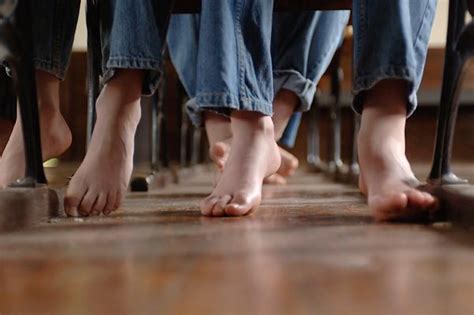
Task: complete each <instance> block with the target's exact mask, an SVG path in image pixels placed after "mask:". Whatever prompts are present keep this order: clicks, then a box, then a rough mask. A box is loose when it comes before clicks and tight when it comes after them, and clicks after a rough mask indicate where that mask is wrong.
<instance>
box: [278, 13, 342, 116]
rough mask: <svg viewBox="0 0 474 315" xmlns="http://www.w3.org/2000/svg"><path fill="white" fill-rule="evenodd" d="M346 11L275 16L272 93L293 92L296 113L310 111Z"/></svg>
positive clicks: (340, 34) (335, 45) (334, 50)
mask: <svg viewBox="0 0 474 315" xmlns="http://www.w3.org/2000/svg"><path fill="white" fill-rule="evenodd" d="M349 15H350V12H349V11H324V12H314V11H313V12H300V13H279V14H275V16H274V20H273V33H272V58H273V78H274V83H273V84H274V90H275V91H278V90H280V89H282V88H284V89H287V90H290V91H293V92H294V93H295V94H296V95H298V96H299V98H300V100H301V104H300V107H299V108H297V111H307V110H309V109H310V107H311V104H312V102H313V99H314V94H315V93H316V85H317V83H318V82H319V80H320V79H321V77H322V75H323V74H324V72H325V71H326V69H327V67H328V66H329V64H330V63H331V60H332V58H333V56H334V53H335V52H336V50H337V48H338V47H339V46H340V44H341V42H342V40H343V38H344V30H345V27H346V25H347V23H348V21H349Z"/></svg>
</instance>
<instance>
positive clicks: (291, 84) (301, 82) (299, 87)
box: [273, 70, 316, 112]
mask: <svg viewBox="0 0 474 315" xmlns="http://www.w3.org/2000/svg"><path fill="white" fill-rule="evenodd" d="M273 86H274V91H275V93H277V92H278V91H279V90H280V89H286V90H290V91H292V92H293V93H295V94H296V95H297V96H298V97H299V99H300V104H299V105H298V107H296V109H295V111H298V112H306V111H308V110H309V109H310V108H311V104H312V103H313V99H314V94H315V93H316V83H314V82H313V81H311V80H309V79H307V78H305V77H304V76H303V75H302V74H301V73H299V72H298V71H296V70H275V71H273Z"/></svg>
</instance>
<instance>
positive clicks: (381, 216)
mask: <svg viewBox="0 0 474 315" xmlns="http://www.w3.org/2000/svg"><path fill="white" fill-rule="evenodd" d="M407 206H408V198H407V195H406V194H405V193H398V194H392V195H388V196H387V195H385V196H375V197H372V198H370V199H369V209H370V210H371V211H372V213H373V215H374V219H375V220H376V221H389V220H393V219H396V218H397V217H398V216H400V215H401V214H402V213H403V212H404V211H405V209H407Z"/></svg>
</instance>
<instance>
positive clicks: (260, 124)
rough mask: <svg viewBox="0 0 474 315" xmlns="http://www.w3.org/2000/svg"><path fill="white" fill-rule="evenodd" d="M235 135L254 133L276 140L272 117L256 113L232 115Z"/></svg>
mask: <svg viewBox="0 0 474 315" xmlns="http://www.w3.org/2000/svg"><path fill="white" fill-rule="evenodd" d="M231 121H232V129H233V132H232V133H233V134H234V135H237V134H239V133H244V132H248V133H252V134H260V135H265V136H269V137H271V138H272V139H274V138H275V133H274V126H273V121H272V119H271V117H269V116H264V115H262V114H259V113H254V112H243V111H240V112H237V111H236V112H234V113H232V118H231Z"/></svg>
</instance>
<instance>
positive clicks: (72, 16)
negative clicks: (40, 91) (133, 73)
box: [32, 0, 164, 94]
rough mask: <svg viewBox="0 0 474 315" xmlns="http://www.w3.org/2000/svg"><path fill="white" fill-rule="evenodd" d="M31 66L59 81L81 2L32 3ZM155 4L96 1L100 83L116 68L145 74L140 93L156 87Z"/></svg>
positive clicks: (159, 60) (157, 41)
mask: <svg viewBox="0 0 474 315" xmlns="http://www.w3.org/2000/svg"><path fill="white" fill-rule="evenodd" d="M32 5H33V10H34V12H33V13H34V14H33V36H34V47H35V65H36V68H37V69H40V70H44V71H47V72H49V73H51V74H53V75H55V76H57V77H58V78H59V79H63V78H64V74H65V72H66V68H67V65H68V62H69V58H70V54H71V49H72V44H73V40H74V33H75V29H76V24H77V18H78V14H79V6H80V0H41V1H39V0H38V1H37V0H35V1H32ZM159 5H160V4H159V2H158V1H153V0H101V1H99V7H100V13H101V21H100V41H101V49H102V72H103V81H104V83H105V82H107V81H108V80H110V78H112V77H113V75H114V73H115V71H116V69H142V70H147V73H146V76H145V80H144V84H143V93H144V94H151V93H152V92H153V91H154V90H155V89H156V86H157V85H158V79H159V74H160V72H161V66H162V55H161V52H162V47H163V42H164V40H163V39H162V38H161V37H160V33H159V29H158V25H157V19H156V17H155V12H156V6H159Z"/></svg>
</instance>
